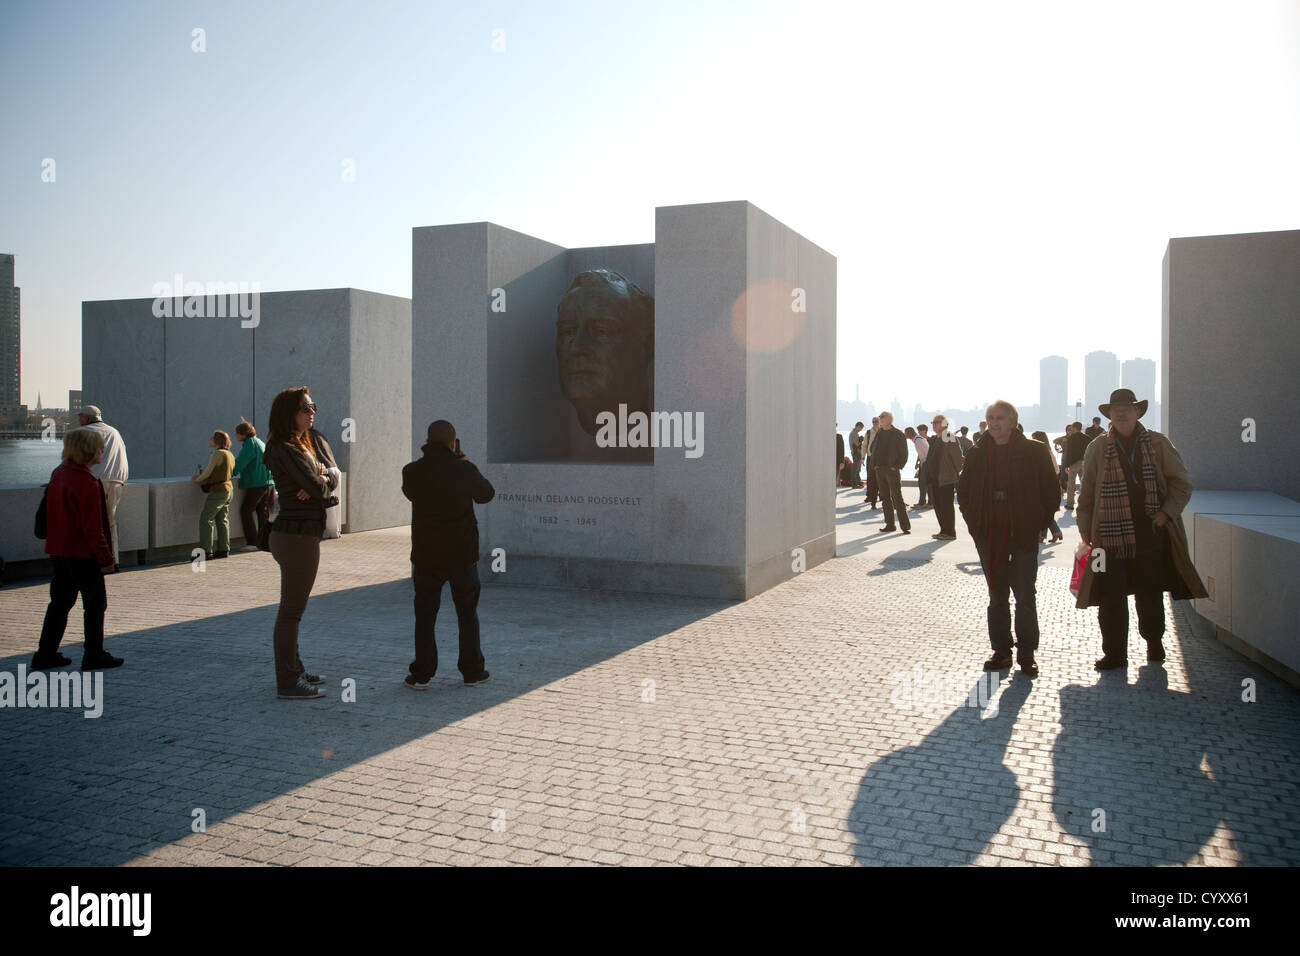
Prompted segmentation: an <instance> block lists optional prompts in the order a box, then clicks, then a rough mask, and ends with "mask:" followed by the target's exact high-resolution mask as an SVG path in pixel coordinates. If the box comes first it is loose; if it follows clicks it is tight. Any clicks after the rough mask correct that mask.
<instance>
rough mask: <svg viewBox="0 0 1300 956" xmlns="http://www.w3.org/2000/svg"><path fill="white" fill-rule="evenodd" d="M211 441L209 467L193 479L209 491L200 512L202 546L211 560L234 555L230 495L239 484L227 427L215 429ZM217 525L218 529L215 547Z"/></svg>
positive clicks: (200, 543) (200, 540)
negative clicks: (233, 476)
mask: <svg viewBox="0 0 1300 956" xmlns="http://www.w3.org/2000/svg"><path fill="white" fill-rule="evenodd" d="M208 444H209V445H211V446H212V457H211V458H209V459H208V467H207V468H205V469H204V470H203V471H202V472H201V473H199V474H197V475H195V476H194V477H193V478H191V479H190V480H191V481H192V482H194V483H195V484H196V485H198V486H199V487H200V488H202V489H203V490H204V491H206V492H207V493H208V497H207V500H206V501H204V502H203V511H202V512H200V514H199V547H201V548H202V549H203V553H204V554H205V555H206V556H207V559H208V560H209V561H210V560H212V559H213V558H228V557H230V499H231V497H232V496H233V492H234V488H235V486H234V483H233V482H231V480H230V474H231V472H232V471H234V469H235V456H234V455H232V454H231V453H230V436H229V435H227V434H226V433H225V432H223V431H215V432H213V433H212V440H211V441H209V442H208ZM204 486H206V487H204ZM213 525H215V526H216V529H217V541H216V545H217V546H216V548H215V549H214V548H213V547H212V528H213Z"/></svg>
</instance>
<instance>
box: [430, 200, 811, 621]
mask: <svg viewBox="0 0 1300 956" xmlns="http://www.w3.org/2000/svg"><path fill="white" fill-rule="evenodd" d="M412 265H413V282H412V289H413V301H412V348H411V354H412V376H413V378H412V395H413V396H414V402H413V410H412V451H413V453H417V454H418V448H419V446H420V445H422V444H423V443H424V441H425V429H426V427H427V425H428V423H429V422H430V421H432V420H433V419H435V418H446V419H449V420H450V421H451V422H452V423H453V424H454V425H455V426H456V428H457V432H458V435H459V436H460V438H461V442H462V448H463V449H464V450H465V452H466V453H467V454H468V455H469V456H470V458H471V459H473V460H474V461H475V462H476V463H478V465H479V467H480V469H481V470H482V471H483V472H484V474H486V475H487V476H488V478H489V480H491V481H492V482H493V484H494V485H495V486H496V488H497V497H496V499H495V500H494V501H493V502H491V503H490V504H488V505H487V506H486V507H481V508H480V509H479V514H480V528H481V532H482V533H481V540H482V545H483V550H484V551H485V552H491V551H492V550H494V549H502V550H504V552H505V555H506V567H507V571H506V575H505V578H504V580H508V581H510V582H512V583H523V584H527V583H536V584H549V585H560V586H571V587H601V588H616V589H626V590H646V591H668V592H673V593H682V594H699V595H711V596H724V597H729V598H736V599H742V598H745V597H748V596H750V595H752V594H755V593H758V591H761V590H763V589H765V588H767V587H770V586H772V585H773V584H776V583H779V582H780V581H782V580H785V579H787V578H789V577H790V576H791V575H792V574H793V573H795V572H794V570H792V565H793V564H794V558H793V556H792V554H791V551H792V549H794V548H803V549H804V550H805V552H806V555H805V557H804V559H803V560H804V565H803V566H805V567H811V566H813V565H815V564H816V563H818V562H819V561H822V560H825V559H827V558H829V557H831V556H832V555H833V554H834V514H833V509H834V504H833V498H832V496H831V494H830V490H829V487H828V486H827V480H826V475H825V474H823V473H824V472H826V471H828V469H827V468H825V467H819V465H821V464H824V459H825V458H826V455H825V453H824V450H823V449H822V446H823V445H824V444H825V442H824V441H819V440H818V438H817V436H820V435H824V433H825V432H826V430H827V427H828V423H829V422H831V421H833V418H834V380H835V372H834V353H835V274H836V273H835V260H834V258H833V257H832V256H830V255H829V254H828V253H826V252H825V251H823V250H821V249H819V248H818V247H817V246H815V245H813V244H812V243H811V242H808V241H807V240H806V239H804V238H802V237H801V236H799V235H798V234H796V233H794V232H793V231H792V230H790V229H788V228H787V227H785V226H783V225H782V224H781V223H779V222H777V221H776V220H774V219H772V218H771V217H770V216H767V215H766V214H765V213H763V212H762V211H760V210H758V209H756V208H755V207H753V206H752V205H750V204H749V203H746V202H733V203H712V204H703V205H697V206H673V207H664V208H660V209H658V210H656V227H655V242H654V244H653V245H647V244H642V245H625V246H606V247H595V248H583V249H570V250H566V249H564V248H562V247H560V246H556V245H553V244H551V243H547V242H544V241H542V240H540V239H534V238H532V237H529V236H524V235H522V234H520V233H517V232H513V231H511V230H508V229H502V228H501V227H499V226H495V225H492V224H490V223H473V224H468V225H454V226H435V227H427V228H418V229H416V230H414V233H413V243H412ZM600 268H605V269H611V270H613V271H615V272H618V273H620V274H621V275H622V276H624V277H625V278H626V279H628V280H629V281H631V282H634V283H635V284H636V285H638V286H639V287H641V288H642V289H644V290H645V291H646V292H648V293H649V294H651V295H652V296H653V297H654V337H653V352H654V359H653V390H652V393H651V394H652V403H653V409H654V410H655V411H657V412H664V413H679V414H681V415H683V416H685V415H691V416H695V415H700V416H702V421H703V431H702V433H701V436H700V437H702V439H703V443H702V445H701V446H700V447H701V448H702V454H700V455H699V456H698V457H696V456H695V455H693V454H692V455H690V456H688V455H687V454H686V449H684V448H682V447H671V448H669V447H660V448H655V449H653V451H652V452H649V453H645V454H644V455H643V459H642V460H639V461H638V460H612V459H611V458H609V457H608V456H604V450H601V449H598V448H597V447H596V445H595V443H594V442H593V439H592V438H591V436H589V435H588V434H587V433H586V432H584V431H583V430H582V427H581V426H580V425H579V424H578V418H577V415H576V413H575V411H574V408H573V407H572V406H571V405H570V403H569V401H568V399H567V398H566V397H565V395H564V394H563V392H562V391H561V388H560V378H559V373H558V371H557V363H556V318H557V314H556V306H557V303H558V302H559V301H560V298H561V297H562V296H563V295H564V294H565V290H566V289H567V288H568V287H569V284H570V282H571V281H572V280H573V277H574V276H575V275H577V274H578V273H580V272H583V271H585V270H588V269H600ZM494 303H496V308H494V307H493V306H494ZM502 307H503V308H502ZM451 342H454V343H455V346H454V348H449V347H448V343H451ZM608 410H609V411H611V412H614V411H615V409H613V408H610V409H608ZM694 420H695V419H692V421H694ZM627 457H631V456H627ZM490 567H491V559H490V558H486V559H485V561H484V565H483V570H484V573H485V575H486V576H488V577H489V578H490V577H491V576H492V572H491V570H490Z"/></svg>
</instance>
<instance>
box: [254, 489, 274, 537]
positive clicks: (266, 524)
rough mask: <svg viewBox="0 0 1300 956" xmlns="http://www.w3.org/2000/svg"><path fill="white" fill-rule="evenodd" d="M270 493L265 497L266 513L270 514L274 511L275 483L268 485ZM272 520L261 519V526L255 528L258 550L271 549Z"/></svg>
mask: <svg viewBox="0 0 1300 956" xmlns="http://www.w3.org/2000/svg"><path fill="white" fill-rule="evenodd" d="M270 488H271V491H270V495H269V497H268V498H267V504H266V513H267V515H270V514H271V513H272V512H274V511H275V485H271V486H270ZM272 524H274V521H271V520H267V521H263V522H262V525H261V527H259V528H258V529H257V549H258V550H259V551H270V550H271V525H272Z"/></svg>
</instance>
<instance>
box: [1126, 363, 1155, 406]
mask: <svg viewBox="0 0 1300 956" xmlns="http://www.w3.org/2000/svg"><path fill="white" fill-rule="evenodd" d="M1120 384H1121V385H1122V386H1123V387H1124V388H1127V389H1132V391H1133V394H1134V395H1136V396H1137V397H1138V400H1139V401H1141V400H1142V399H1144V398H1145V399H1146V400H1147V401H1148V402H1154V401H1155V400H1156V399H1157V398H1158V397H1159V396H1157V395H1156V363H1155V360H1154V359H1144V358H1135V359H1129V360H1128V361H1126V362H1125V363H1124V366H1123V374H1122V376H1121V381H1120Z"/></svg>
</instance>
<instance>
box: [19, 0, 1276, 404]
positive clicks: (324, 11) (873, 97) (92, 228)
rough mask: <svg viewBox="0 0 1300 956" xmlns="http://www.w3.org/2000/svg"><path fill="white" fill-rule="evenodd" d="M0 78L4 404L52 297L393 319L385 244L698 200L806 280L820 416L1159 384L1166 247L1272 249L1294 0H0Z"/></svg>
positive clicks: (647, 229) (71, 328)
mask: <svg viewBox="0 0 1300 956" xmlns="http://www.w3.org/2000/svg"><path fill="white" fill-rule="evenodd" d="M196 27H201V28H203V29H204V30H205V31H206V44H207V51H206V52H204V53H195V52H193V51H192V50H191V43H192V37H191V31H192V30H193V29H194V28H196ZM495 30H502V31H504V33H503V34H496V35H495V36H496V39H497V41H498V44H499V43H500V41H501V40H504V50H501V51H500V52H496V51H494V50H493V41H494V31H495ZM0 89H3V93H4V102H5V112H4V115H3V117H0V144H2V146H3V148H2V149H0V252H11V253H14V254H15V255H16V256H17V261H16V270H17V283H18V285H19V286H20V287H21V288H22V305H23V331H22V334H23V372H22V379H23V400H24V401H25V402H27V403H28V404H29V405H34V404H35V400H36V393H37V390H38V389H39V390H40V392H41V397H42V399H43V400H44V402H45V404H47V405H54V406H62V405H64V404H66V401H67V389H68V388H75V387H78V386H79V383H80V379H81V361H80V359H81V342H80V314H81V310H80V303H81V302H82V300H86V299H115V298H128V297H144V296H148V295H149V294H150V289H151V287H152V285H153V284H154V283H155V282H158V281H160V280H164V279H170V278H171V277H172V275H173V274H175V273H178V272H179V273H182V274H184V275H185V277H186V278H187V279H198V280H200V281H218V280H221V281H241V280H242V281H248V282H252V281H258V282H260V283H261V288H262V290H263V291H276V290H285V289H310V288H325V287H339V286H354V287H357V288H362V289H371V290H375V291H379V292H387V293H392V294H395V295H402V296H409V295H410V293H411V232H410V231H411V228H412V227H413V226H424V225H434V224H439V223H449V222H466V221H479V220H484V219H486V220H491V221H493V222H496V223H499V224H501V225H503V226H508V227H510V228H512V229H517V230H520V231H522V232H526V233H530V234H532V235H536V236H539V237H541V238H543V239H547V240H550V241H552V242H555V243H558V244H561V245H564V246H570V247H572V246H588V245H603V244H615V243H633V242H651V241H653V240H654V234H653V233H654V208H655V206H660V205H674V204H679V203H693V202H711V201H721V200H731V199H748V200H750V201H751V202H753V203H754V204H755V205H757V206H759V207H760V208H762V209H764V210H766V211H767V212H768V213H770V214H772V215H773V216H775V217H776V218H777V219H779V220H781V221H783V222H785V223H786V224H787V225H789V226H791V227H792V228H794V229H795V230H797V231H799V232H800V233H802V234H803V235H805V236H806V237H808V238H809V239H811V240H812V241H813V242H816V243H817V244H819V245H820V246H822V247H823V248H825V249H827V250H829V251H830V252H831V253H833V254H834V255H835V256H837V257H838V260H839V302H838V304H839V331H838V363H839V365H838V388H837V393H838V395H839V396H840V397H841V398H849V399H851V398H852V397H853V392H854V385H855V384H861V386H862V397H863V399H864V400H872V401H874V402H875V403H876V404H878V405H880V404H887V403H888V402H889V400H890V399H891V398H893V397H895V396H897V397H898V398H899V399H900V400H901V401H902V402H903V404H904V405H905V406H907V407H909V408H910V407H911V405H912V404H913V403H915V402H922V403H924V404H926V405H928V406H934V407H949V406H970V405H975V404H977V403H979V402H984V401H987V400H988V399H990V398H992V397H994V396H995V395H997V396H1002V397H1006V398H1009V399H1010V400H1012V401H1016V402H1023V403H1026V404H1032V403H1034V402H1037V400H1038V359H1039V358H1040V357H1042V356H1044V355H1049V354H1061V355H1065V356H1067V357H1068V358H1069V359H1070V360H1071V370H1070V371H1071V383H1070V398H1071V400H1073V399H1074V398H1075V397H1076V393H1077V395H1078V396H1082V391H1083V389H1082V385H1083V383H1082V371H1083V368H1082V357H1083V355H1084V354H1085V353H1086V352H1089V351H1092V350H1093V349H1097V348H1102V349H1108V350H1110V351H1113V352H1115V353H1117V354H1118V355H1119V356H1120V357H1121V358H1132V357H1135V356H1142V357H1147V358H1154V359H1156V360H1157V361H1159V359H1160V307H1161V301H1160V297H1161V288H1160V285H1161V284H1160V263H1161V258H1162V256H1163V254H1164V249H1165V244H1166V242H1167V241H1168V239H1169V238H1170V237H1174V236H1190V235H1214V234H1221V233H1233V232H1263V231H1272V230H1281V229H1295V228H1300V176H1298V175H1297V170H1300V0H1224V2H1209V3H1207V2H1189V0H1175V2H1144V0H1124V2H1097V0H1089V2H1087V3H1080V2H1072V3H1057V2H1050V0H1033V2H1025V3H997V2H979V3H974V2H969V0H962V2H955V3H936V2H927V3H920V2H916V3H913V2H899V0H890V2H887V3H879V2H847V3H816V2H807V0H801V2H799V3H790V2H789V0H777V2H754V0H747V2H745V3H730V2H728V3H723V2H717V0H714V2H707V0H705V2H701V0H691V2H683V3H666V2H657V3H654V4H635V5H633V4H620V3H616V2H611V0H603V2H593V3H577V2H564V0H548V2H515V3H502V2H499V0H497V2H492V0H489V2H466V3H429V2H410V3H397V2H394V3H379V2H369V3H333V4H331V3H325V2H309V3H291V2H283V0H275V2H271V3H267V2H264V0H259V2H256V3H246V2H222V3H211V4H208V3H175V2H132V3H113V4H106V3H104V4H101V3H78V4H69V3H59V2H39V3H37V2H29V3H21V4H20V3H11V4H7V5H6V7H5V10H4V12H3V14H0ZM46 158H53V159H54V160H55V175H56V179H55V181H54V182H52V183H47V182H42V179H41V174H42V161H43V160H44V159H46ZM345 159H351V160H354V161H355V164H356V181H355V182H352V183H348V182H344V181H343V177H342V176H341V169H342V164H343V162H344V160H345ZM212 384H213V385H214V386H218V385H219V382H214V383H212ZM1153 397H1158V396H1153ZM87 400H93V398H92V397H91V396H87Z"/></svg>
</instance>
